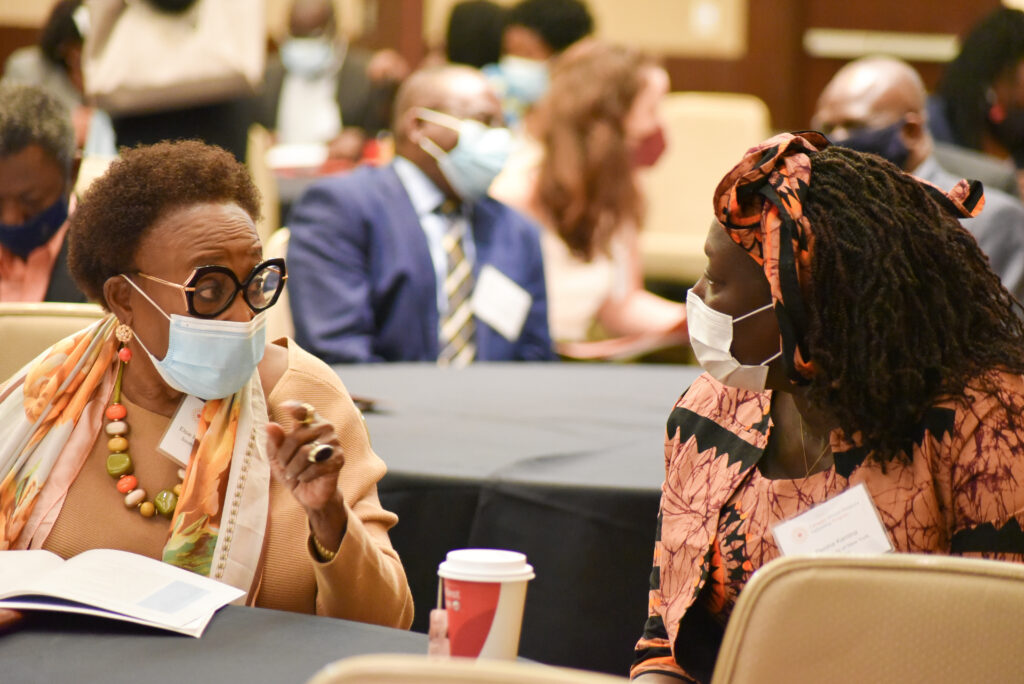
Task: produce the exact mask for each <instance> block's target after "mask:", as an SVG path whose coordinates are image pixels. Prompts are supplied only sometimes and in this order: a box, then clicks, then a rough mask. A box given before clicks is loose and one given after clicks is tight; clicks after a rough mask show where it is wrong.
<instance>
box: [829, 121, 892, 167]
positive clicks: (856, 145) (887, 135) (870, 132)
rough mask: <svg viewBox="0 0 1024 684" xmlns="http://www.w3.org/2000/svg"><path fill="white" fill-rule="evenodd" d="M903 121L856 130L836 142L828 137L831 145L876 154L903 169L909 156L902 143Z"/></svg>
mask: <svg viewBox="0 0 1024 684" xmlns="http://www.w3.org/2000/svg"><path fill="white" fill-rule="evenodd" d="M904 123H906V122H905V121H904V120H903V119H900V120H899V121H897V122H895V123H893V124H891V125H889V126H886V127H885V128H869V127H867V126H864V127H862V128H856V129H854V130H853V132H852V133H850V135H848V136H847V137H846V138H845V139H843V140H837V139H835V138H833V137H831V136H829V140H831V141H832V143H833V144H835V145H839V146H840V147H847V148H849V149H851V150H857V151H858V152H868V153H870V154H877V155H878V156H879V157H882V158H883V159H887V160H889V161H891V162H892V163H893V164H895V165H896V166H898V167H900V168H901V169H902V168H903V165H904V164H906V163H907V158H908V157H909V156H910V150H909V149H907V146H906V145H905V144H904V143H903V137H902V136H901V135H900V131H902V130H903V124H904Z"/></svg>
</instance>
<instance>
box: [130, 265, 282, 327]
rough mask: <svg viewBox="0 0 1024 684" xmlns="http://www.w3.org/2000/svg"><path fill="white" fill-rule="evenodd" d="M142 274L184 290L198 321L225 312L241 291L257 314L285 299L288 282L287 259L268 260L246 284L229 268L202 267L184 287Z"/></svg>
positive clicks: (183, 292)
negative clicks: (286, 282)
mask: <svg viewBox="0 0 1024 684" xmlns="http://www.w3.org/2000/svg"><path fill="white" fill-rule="evenodd" d="M139 275H140V276H142V277H143V278H148V279H149V280H154V281H156V282H158V283H162V284H163V285H170V286H171V287H176V288H178V289H179V290H181V294H182V295H183V296H184V297H185V307H186V308H187V309H188V312H189V314H190V315H192V316H195V317H196V318H213V317H214V316H219V315H220V314H222V313H224V311H226V310H227V308H228V307H229V306H231V303H232V302H233V301H235V295H237V294H238V293H239V292H241V293H242V298H243V299H244V300H245V303H246V304H248V305H249V308H250V309H252V310H253V311H254V312H255V313H259V312H260V311H266V310H267V309H269V308H270V307H272V306H273V305H274V302H276V301H277V298H278V297H280V296H281V290H283V289H284V281H286V280H288V273H287V270H286V269H285V266H284V259H281V258H276V259H267V260H266V261H264V262H263V263H262V264H258V265H257V266H256V267H255V268H254V269H252V271H251V272H250V273H249V277H247V278H246V279H245V282H239V281H238V277H237V276H236V275H235V274H234V272H233V271H232V270H231V269H230V268H228V267H227V266H199V267H198V268H196V269H195V270H194V271H192V275H190V276H189V278H188V280H186V281H185V284H184V285H179V284H178V283H172V282H169V281H167V280H164V279H163V278H157V277H156V276H151V275H147V274H145V273H141V272H140V273H139Z"/></svg>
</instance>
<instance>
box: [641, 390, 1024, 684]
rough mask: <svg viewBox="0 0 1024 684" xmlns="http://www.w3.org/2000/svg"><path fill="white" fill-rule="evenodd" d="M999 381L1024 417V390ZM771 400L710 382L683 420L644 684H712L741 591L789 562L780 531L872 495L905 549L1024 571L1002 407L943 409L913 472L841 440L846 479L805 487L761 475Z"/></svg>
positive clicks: (981, 400) (671, 450)
mask: <svg viewBox="0 0 1024 684" xmlns="http://www.w3.org/2000/svg"><path fill="white" fill-rule="evenodd" d="M993 379H994V380H995V382H996V383H997V386H998V387H1000V388H1001V392H1002V396H1003V399H1004V400H1005V401H1007V402H1008V404H1009V405H1010V406H1012V407H1014V411H1015V413H1016V415H1017V416H1020V415H1024V378H1022V377H1021V376H1014V375H1009V374H994V377H993ZM771 398H772V393H771V392H763V393H754V392H747V391H745V390H739V389H735V388H731V387H726V386H723V385H721V384H720V383H718V382H717V381H715V380H714V379H713V378H711V377H710V376H709V375H707V374H705V375H702V376H700V378H698V380H697V381H696V382H695V383H694V384H693V385H692V386H691V387H690V388H689V390H687V392H686V393H685V394H684V395H683V396H682V397H681V398H680V399H679V401H678V402H677V403H676V405H675V407H674V408H673V411H672V414H671V416H670V417H669V420H668V426H667V434H666V441H665V482H664V484H663V485H662V498H661V508H660V511H659V516H658V534H657V540H656V542H655V550H654V568H653V570H652V573H651V583H650V584H651V587H650V595H649V610H648V619H647V622H646V625H645V629H644V633H643V636H642V638H641V639H640V640H639V641H638V643H637V645H636V652H635V657H636V659H635V661H634V664H633V667H632V670H631V676H633V677H636V676H638V675H640V674H642V673H645V672H665V673H671V674H673V675H675V676H676V677H678V678H680V679H682V680H683V681H694V682H702V681H708V680H709V679H710V675H711V671H712V668H713V666H714V659H715V656H716V655H717V650H718V647H719V645H720V641H721V636H722V633H723V631H724V627H725V623H726V621H727V620H728V616H729V613H730V612H731V610H732V607H733V605H734V604H735V601H736V598H737V596H738V594H739V592H740V590H741V589H742V588H743V586H744V585H745V584H746V582H747V581H748V580H749V579H750V576H751V574H752V573H753V572H755V571H756V570H757V569H758V568H759V567H761V566H762V565H764V564H765V563H767V562H768V561H770V560H772V559H774V558H776V557H778V556H779V551H778V547H777V546H776V544H775V541H774V539H773V537H772V535H771V528H772V526H773V525H775V524H776V523H778V522H781V521H783V520H787V519H789V518H792V517H793V516H795V515H798V514H800V513H802V512H804V511H806V510H807V509H809V508H810V507H811V506H813V505H815V504H817V503H820V502H822V501H825V500H826V499H829V498H831V497H833V496H835V495H836V494H839V493H841V492H843V491H845V490H847V489H849V488H850V487H853V486H855V485H857V484H860V483H863V484H864V485H865V486H866V487H867V490H868V492H869V493H870V495H871V497H872V499H873V501H874V504H875V506H876V508H877V509H878V512H879V515H880V517H881V520H882V522H883V524H884V526H885V528H886V530H887V531H888V534H889V536H890V538H891V539H892V542H893V545H894V547H895V549H896V550H897V551H901V552H913V553H941V554H955V555H970V556H975V557H982V558H994V559H1002V560H1011V561H1015V562H1021V561H1022V560H1024V530H1022V523H1024V441H1022V437H1021V435H1020V434H1019V433H1018V432H1017V431H1015V430H1013V429H1012V427H1011V424H1010V422H1009V419H1008V417H1007V413H1006V410H1005V409H1004V408H1003V405H1002V404H1001V403H1000V401H999V399H998V398H997V397H996V396H994V395H991V394H985V393H982V392H980V391H975V390H972V389H968V390H966V391H965V393H964V397H963V398H962V400H950V401H947V402H943V403H940V404H938V405H936V406H934V407H933V408H932V409H930V410H929V411H928V412H927V413H926V414H925V416H924V418H923V419H922V421H921V423H920V425H919V426H918V430H917V434H916V435H915V438H914V440H913V449H912V454H911V455H910V459H909V462H907V463H901V462H890V463H887V464H885V465H881V464H879V463H877V462H875V461H874V460H873V459H871V458H869V457H870V455H871V453H870V451H869V450H867V449H865V448H864V447H863V446H860V445H859V444H858V443H857V441H856V440H855V439H851V438H848V437H847V436H845V435H844V434H843V433H842V431H839V430H836V431H834V432H832V434H831V435H830V446H831V448H832V451H833V457H834V465H833V467H831V468H830V469H828V470H826V471H823V472H819V473H815V474H813V475H811V476H809V477H807V478H802V479H795V480H769V479H766V478H764V477H763V476H762V475H761V474H760V472H759V471H758V469H757V467H756V466H757V463H758V461H759V460H760V459H761V457H762V456H763V454H764V450H765V447H766V446H767V444H768V439H769V437H770V435H771V431H772V429H773V427H774V425H773V421H772V419H771V416H770V408H771Z"/></svg>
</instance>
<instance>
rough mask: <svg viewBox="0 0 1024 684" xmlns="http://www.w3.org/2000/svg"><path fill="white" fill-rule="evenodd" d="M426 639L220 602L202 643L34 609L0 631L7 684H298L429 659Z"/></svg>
mask: <svg viewBox="0 0 1024 684" xmlns="http://www.w3.org/2000/svg"><path fill="white" fill-rule="evenodd" d="M426 652H427V637H426V636H424V635H423V634H417V633H415V632H404V631H401V630H397V629H388V628H386V627H377V626H374V625H365V624H361V623H358V622H349V621H347V620H335V619H332V618H322V617H315V616H312V615H300V614H298V613H287V612H283V611H278V610H266V609H262V608H244V607H240V606H226V607H225V608H223V609H221V611H220V612H219V613H217V615H216V616H214V618H213V621H212V622H211V623H210V625H209V626H208V627H207V628H206V631H205V632H204V633H203V636H202V638H201V639H193V638H192V637H189V636H182V635H180V634H173V633H170V632H163V631H159V630H154V629H149V628H146V627H140V626H138V625H132V624H129V623H123V622H114V621H112V620H105V619H102V618H94V617H86V616H81V615H66V614H61V613H32V614H29V615H28V616H27V618H26V621H25V622H24V623H22V624H20V625H17V626H15V627H14V628H13V629H12V631H10V632H9V633H4V634H0V681H2V682H4V683H5V684H7V683H10V684H14V683H15V682H17V684H34V683H37V682H38V683H39V684H54V683H55V682H82V683H83V684H85V683H92V682H103V683H104V684H120V683H122V682H123V683H124V684H182V683H183V682H225V683H227V682H245V684H262V683H264V682H266V684H291V683H294V684H302V683H304V682H306V681H307V680H308V679H309V678H310V677H312V676H313V674H314V673H315V672H316V671H317V670H319V669H320V668H322V667H323V666H324V665H326V664H327V663H330V662H333V661H335V660H338V659H340V658H346V657H348V656H354V655H360V654H364V653H426Z"/></svg>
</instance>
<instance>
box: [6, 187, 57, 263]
mask: <svg viewBox="0 0 1024 684" xmlns="http://www.w3.org/2000/svg"><path fill="white" fill-rule="evenodd" d="M67 218H68V200H67V198H66V197H61V198H60V199H59V200H57V201H56V202H54V203H53V204H51V205H50V206H49V207H47V208H46V209H44V210H43V211H42V212H40V213H38V214H36V215H35V216H33V217H32V218H30V219H29V220H27V221H25V222H24V223H21V224H18V225H13V226H12V225H7V224H6V223H0V245H3V246H4V247H6V248H7V249H9V250H11V251H12V252H14V253H15V254H17V255H18V256H19V257H21V258H22V259H27V258H28V255H29V254H30V253H31V252H32V250H34V249H35V248H36V247H41V246H42V245H45V244H46V243H47V242H48V241H49V239H50V238H52V237H53V236H54V234H56V232H57V231H58V230H60V227H61V226H62V225H64V221H66V220H67Z"/></svg>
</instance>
